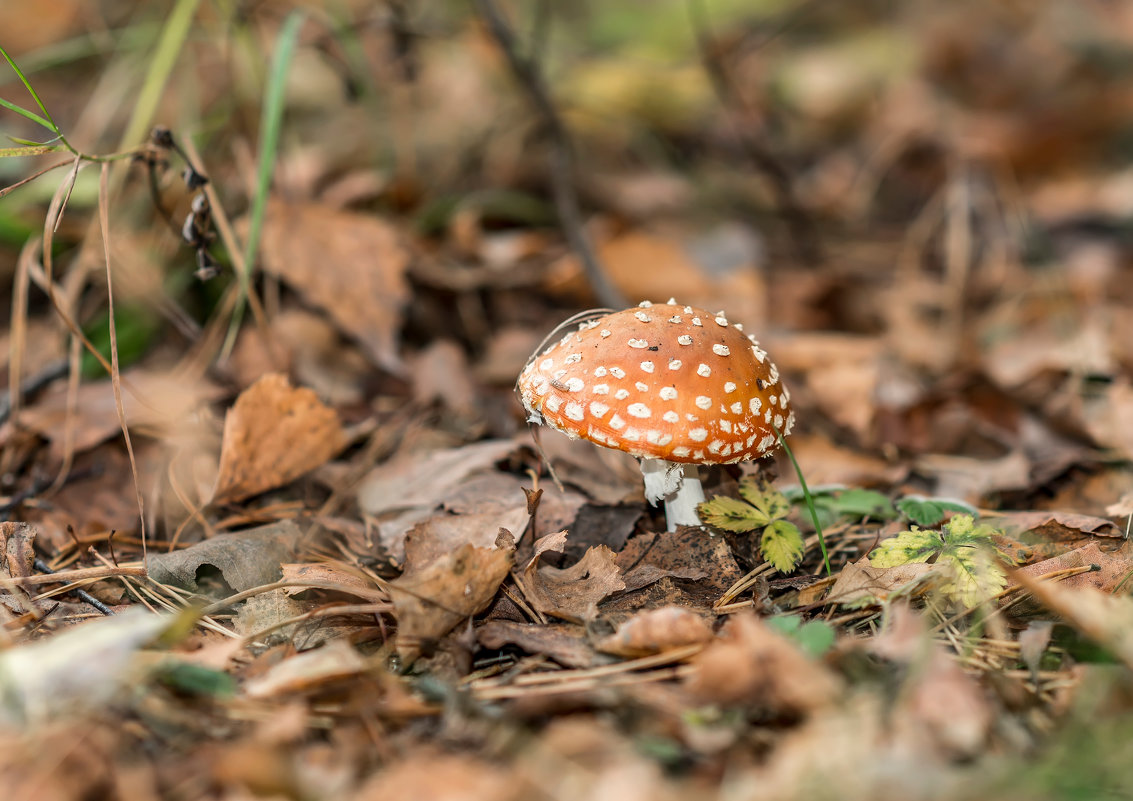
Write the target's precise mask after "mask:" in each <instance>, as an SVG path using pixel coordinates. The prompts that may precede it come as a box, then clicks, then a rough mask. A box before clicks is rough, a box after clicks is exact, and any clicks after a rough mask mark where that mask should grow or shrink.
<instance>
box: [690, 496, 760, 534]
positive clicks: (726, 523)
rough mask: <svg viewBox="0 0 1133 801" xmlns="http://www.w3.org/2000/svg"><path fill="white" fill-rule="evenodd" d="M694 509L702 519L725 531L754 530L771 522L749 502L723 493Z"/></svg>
mask: <svg viewBox="0 0 1133 801" xmlns="http://www.w3.org/2000/svg"><path fill="white" fill-rule="evenodd" d="M696 511H697V514H698V515H700V519H701V520H702V521H704V522H705V523H707V524H708V525H710V526H715V527H716V528H722V529H724V530H725V531H735V532H745V531H754V530H755V529H757V528H762V527H763V526H766V525H767V524H768V523H770V522H771V520H770V518H768V517H767V515H766V514H764V513H763V512H761V511H760V510H758V509H756V508H755V507H754V506H752V505H751V504H749V503H744V502H743V501H741V500H739V499H737V498H729V497H727V496H725V495H717V496H716V497H715V498H713V499H712V500H710V501H705V502H704V503H702V504H700V506H698V507H697V509H696Z"/></svg>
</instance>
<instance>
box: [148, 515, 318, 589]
mask: <svg viewBox="0 0 1133 801" xmlns="http://www.w3.org/2000/svg"><path fill="white" fill-rule="evenodd" d="M301 536H302V532H301V531H300V530H299V527H298V526H297V525H295V523H294V522H293V521H291V520H281V521H280V522H278V523H271V524H269V525H266V526H259V527H258V528H252V529H246V530H244V531H237V532H233V533H231V534H221V535H218V536H216V537H213V538H212V539H208V540H204V541H203V542H198V543H196V544H195V545H191V546H189V547H188V548H186V549H184V550H182V551H170V552H169V553H155V552H154V551H152V550H151V551H150V553H149V556H148V557H146V570H147V571H148V573H149V577H150V578H151V579H153V580H154V581H156V582H158V583H161V584H172V585H174V586H176V587H182V588H184V589H188V590H193V591H196V590H197V577H198V573H199V571H200V570H201V568H202V567H210V568H213V569H214V570H217V571H219V572H220V574H221V576H222V577H223V578H224V583H225V584H227V585H228V586H229V587H231V588H232V589H233V590H235V591H236V592H243V591H244V590H250V589H252V588H253V587H262V586H263V585H265V584H272V583H274V582H276V581H279V578H280V576H281V575H282V572H283V570H282V565H283V564H284V563H285V562H288V561H290V560H291V557H292V552H293V549H294V548H295V546H296V545H297V544H298V542H299V539H300V537H301Z"/></svg>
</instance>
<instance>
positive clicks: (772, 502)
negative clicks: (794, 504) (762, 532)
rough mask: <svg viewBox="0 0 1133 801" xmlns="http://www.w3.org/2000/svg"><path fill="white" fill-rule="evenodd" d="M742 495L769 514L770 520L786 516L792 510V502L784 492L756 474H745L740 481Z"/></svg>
mask: <svg viewBox="0 0 1133 801" xmlns="http://www.w3.org/2000/svg"><path fill="white" fill-rule="evenodd" d="M740 496H741V497H742V498H743V499H744V500H745V501H747V502H748V503H750V504H751V505H752V506H754V507H755V508H756V509H758V510H759V511H761V512H763V513H764V514H765V515H767V519H768V521H771V520H779V519H781V518H784V517H786V516H787V515H788V514H789V513H790V511H791V504H790V503H789V502H788V501H787V498H786V496H784V495H783V493H781V492H779V490H777V489H775V488H774V487H772V486H771V484H770V483H769V482H767V481H764V480H762V479H757V478H755V477H754V476H745V477H744V478H743V479H742V480H741V481H740ZM765 525H766V524H765Z"/></svg>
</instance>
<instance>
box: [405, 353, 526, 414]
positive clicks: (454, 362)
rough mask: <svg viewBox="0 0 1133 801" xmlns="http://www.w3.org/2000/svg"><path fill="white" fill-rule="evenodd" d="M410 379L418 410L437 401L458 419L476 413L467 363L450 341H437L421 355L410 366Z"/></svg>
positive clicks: (473, 390)
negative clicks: (457, 415)
mask: <svg viewBox="0 0 1133 801" xmlns="http://www.w3.org/2000/svg"><path fill="white" fill-rule="evenodd" d="M517 374H518V373H517ZM410 378H411V379H412V382H413V400H414V401H415V402H417V403H419V404H421V405H422V406H427V405H429V404H430V403H433V402H434V401H440V402H441V403H442V404H444V406H445V408H447V409H449V410H450V411H453V412H456V413H457V414H462V415H468V414H471V413H472V412H474V411H475V409H476V397H477V391H476V385H475V384H473V383H472V376H471V374H470V373H469V369H468V359H467V358H465V356H464V351H463V350H462V349H461V347H460V345H458V344H457V343H456V342H453V341H452V340H449V339H440V340H437V341H436V342H433V343H432V344H430V345H429V346H428V347H427V348H425V349H424V350H423V351H421V353H420V354H418V355H417V357H416V358H415V359H414V360H413V363H412V365H411V366H410Z"/></svg>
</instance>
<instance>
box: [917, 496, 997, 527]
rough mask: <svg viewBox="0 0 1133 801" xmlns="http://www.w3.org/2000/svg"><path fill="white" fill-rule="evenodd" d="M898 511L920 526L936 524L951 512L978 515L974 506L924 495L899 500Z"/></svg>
mask: <svg viewBox="0 0 1133 801" xmlns="http://www.w3.org/2000/svg"><path fill="white" fill-rule="evenodd" d="M897 511H898V512H900V513H901V514H903V515H904V516H905V517H907V518H908V519H909V520H912V521H913V522H914V523H916V524H917V525H918V526H926V527H927V526H936V525H939V524H940V523H941V521H943V520H944V518H945V517H947V515H948V513H949V512H958V513H960V514H967V515H972V516H973V517H976V516H978V515H977V512H976V510H975V508H974V507H972V506H969V505H968V504H966V503H964V502H962V501H955V500H952V499H950V498H926V497H925V496H923V495H906V496H905V497H904V498H901V499H900V500H899V501H897Z"/></svg>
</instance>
